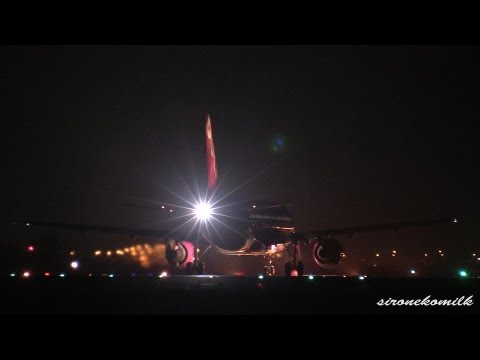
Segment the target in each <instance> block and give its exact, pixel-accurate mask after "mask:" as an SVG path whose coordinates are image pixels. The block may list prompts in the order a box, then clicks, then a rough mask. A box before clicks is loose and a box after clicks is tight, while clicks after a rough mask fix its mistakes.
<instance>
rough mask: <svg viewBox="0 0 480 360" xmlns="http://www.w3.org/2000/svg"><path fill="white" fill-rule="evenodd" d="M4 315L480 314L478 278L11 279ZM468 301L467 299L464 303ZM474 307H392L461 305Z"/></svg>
mask: <svg viewBox="0 0 480 360" xmlns="http://www.w3.org/2000/svg"><path fill="white" fill-rule="evenodd" d="M0 284H1V287H0V299H1V300H0V312H1V314H108V315H110V314H115V315H117V314H118V315H167V314H168V315H171V314H174V315H177V314H194V315H197V314H202V315H204V314H205V315H210V314H228V315H231V314H242V315H257V314H258V315H280V314H282V315H309V314H312V315H316V314H391V313H394V314H431V313H436V314H479V313H480V305H479V302H480V279H473V278H465V279H461V278H450V279H440V278H439V279H421V278H405V279H382V278H365V279H363V280H362V279H360V278H358V277H352V278H348V277H347V278H345V277H341V276H339V277H322V276H315V277H313V278H309V277H307V276H304V277H299V278H287V277H280V276H278V277H265V278H263V279H260V278H258V277H234V276H172V277H164V278H159V277H158V276H151V277H148V276H135V277H127V276H125V277H121V276H120V277H119V276H113V277H110V276H109V274H104V275H103V276H92V277H87V276H84V277H81V276H77V277H73V276H68V275H67V276H65V277H58V276H52V277H48V278H45V277H37V278H33V277H32V278H28V279H25V278H22V277H19V276H16V277H7V278H4V279H2V281H1V283H0ZM462 296H463V297H464V298H463V299H462V298H461V297H462ZM470 296H472V297H471V298H470V299H471V300H472V302H473V303H472V304H471V305H470V306H466V305H462V306H458V305H457V306H454V305H450V306H446V305H443V306H438V305H431V304H430V305H428V306H427V305H425V302H424V303H423V304H420V305H417V306H413V305H401V306H400V305H396V306H393V305H390V306H385V305H384V306H379V305H378V304H377V303H379V302H381V300H382V299H383V301H384V302H385V301H387V300H388V299H389V298H391V299H396V300H400V299H403V300H424V299H427V300H429V301H431V300H433V299H436V300H451V301H454V300H455V299H459V300H457V303H458V302H459V301H460V300H461V301H465V299H467V298H468V297H470Z"/></svg>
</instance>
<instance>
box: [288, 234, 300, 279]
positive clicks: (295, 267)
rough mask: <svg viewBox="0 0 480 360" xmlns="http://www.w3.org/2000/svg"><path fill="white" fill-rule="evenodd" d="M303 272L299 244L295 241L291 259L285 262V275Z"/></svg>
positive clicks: (297, 274) (296, 274) (295, 274)
mask: <svg viewBox="0 0 480 360" xmlns="http://www.w3.org/2000/svg"><path fill="white" fill-rule="evenodd" d="M304 274H305V267H304V265H303V261H302V253H301V252H300V244H299V243H298V242H296V243H295V244H294V245H293V260H292V261H289V262H287V263H286V264H285V276H303V275H304Z"/></svg>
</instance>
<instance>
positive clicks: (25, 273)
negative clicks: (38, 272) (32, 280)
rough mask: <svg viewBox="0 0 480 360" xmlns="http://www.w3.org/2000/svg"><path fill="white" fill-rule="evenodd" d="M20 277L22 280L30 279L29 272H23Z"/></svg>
mask: <svg viewBox="0 0 480 360" xmlns="http://www.w3.org/2000/svg"><path fill="white" fill-rule="evenodd" d="M22 276H23V277H24V278H28V277H30V272H29V271H25V272H24V273H23V274H22Z"/></svg>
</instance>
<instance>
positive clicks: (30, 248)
mask: <svg viewBox="0 0 480 360" xmlns="http://www.w3.org/2000/svg"><path fill="white" fill-rule="evenodd" d="M27 250H28V251H30V252H34V251H35V247H34V246H33V245H30V246H29V247H27Z"/></svg>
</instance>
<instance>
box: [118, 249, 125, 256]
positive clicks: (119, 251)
mask: <svg viewBox="0 0 480 360" xmlns="http://www.w3.org/2000/svg"><path fill="white" fill-rule="evenodd" d="M116 253H117V255H123V254H124V253H123V251H122V250H117V251H116Z"/></svg>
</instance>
